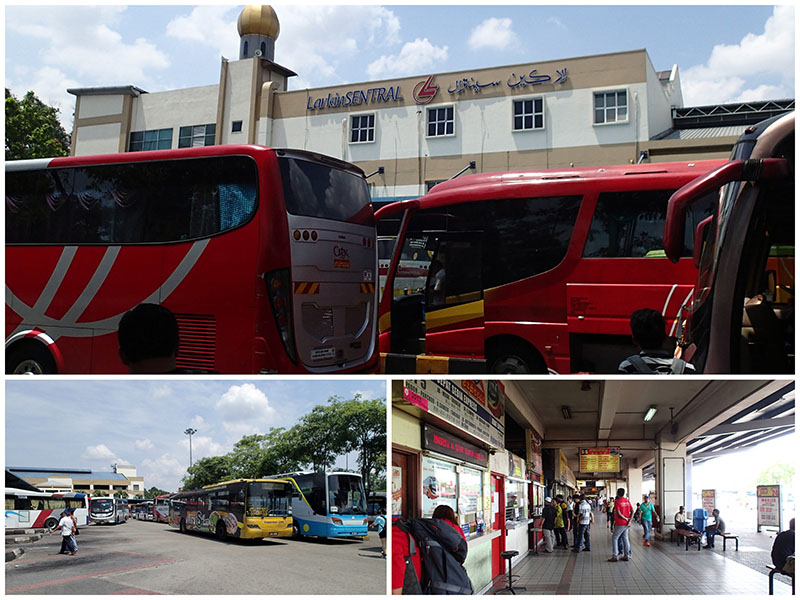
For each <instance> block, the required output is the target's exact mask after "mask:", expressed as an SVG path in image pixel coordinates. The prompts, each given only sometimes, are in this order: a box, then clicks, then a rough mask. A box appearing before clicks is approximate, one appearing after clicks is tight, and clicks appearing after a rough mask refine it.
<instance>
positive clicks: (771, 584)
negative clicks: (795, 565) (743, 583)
mask: <svg viewBox="0 0 800 600" xmlns="http://www.w3.org/2000/svg"><path fill="white" fill-rule="evenodd" d="M767 568H768V569H769V595H770V596H774V595H775V589H774V587H775V582H774V579H775V575H778V574H779V575H786V576H787V577H791V578H792V596H794V574H792V575H789V574H788V573H784V572H783V571H781V570H780V569H779V568H777V567H776V566H775V565H767Z"/></svg>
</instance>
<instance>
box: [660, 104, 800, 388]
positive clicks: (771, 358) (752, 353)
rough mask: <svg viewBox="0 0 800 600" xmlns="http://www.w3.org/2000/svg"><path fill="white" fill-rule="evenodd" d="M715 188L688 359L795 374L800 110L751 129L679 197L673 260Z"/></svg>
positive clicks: (669, 242) (686, 335)
mask: <svg viewBox="0 0 800 600" xmlns="http://www.w3.org/2000/svg"><path fill="white" fill-rule="evenodd" d="M709 193H711V194H716V195H717V197H718V202H717V204H716V206H715V207H714V213H713V217H712V218H711V219H709V220H707V221H705V222H703V223H702V224H701V226H700V227H698V228H697V232H696V238H697V239H698V240H704V242H705V243H704V244H703V245H702V248H701V245H700V244H699V243H698V244H697V245H696V246H695V256H696V258H695V260H696V262H697V264H698V266H699V269H700V271H699V274H698V277H697V280H696V286H695V293H694V300H693V302H692V304H691V306H690V307H689V311H688V315H687V319H686V327H685V328H684V329H683V331H682V332H681V335H680V338H679V345H680V347H681V348H682V349H683V355H684V358H686V359H687V360H689V361H691V362H692V363H693V364H694V365H695V367H696V368H697V369H698V370H699V371H700V372H705V373H794V369H795V367H794V351H795V349H794V342H795V340H794V332H795V328H794V253H795V231H794V227H795V202H796V198H795V146H794V112H792V113H789V114H786V115H783V116H778V117H773V118H772V119H768V120H766V121H764V122H762V123H759V124H758V125H754V126H752V127H750V128H748V129H747V130H746V131H745V133H744V134H743V135H742V136H741V138H740V139H739V141H738V142H737V143H736V144H735V146H734V148H733V151H732V153H731V157H730V161H729V162H728V163H727V164H725V165H724V166H721V167H719V168H718V169H716V170H714V171H713V172H711V173H709V174H707V175H706V176H704V177H702V178H699V179H698V180H696V181H693V182H692V183H690V184H688V185H686V186H685V187H683V188H681V189H680V190H678V191H677V192H676V193H675V194H674V195H673V196H672V198H671V199H670V202H669V212H668V216H667V222H666V227H665V232H664V243H665V248H666V252H667V256H668V257H669V258H670V260H672V261H673V262H674V261H676V260H679V258H678V257H679V255H680V249H679V246H680V236H681V232H682V231H683V230H684V228H685V226H686V222H687V219H686V214H687V213H689V212H690V211H692V210H693V209H694V207H695V206H696V205H697V203H698V202H699V199H700V198H704V197H706V196H707V195H708V194H709ZM701 250H702V251H701Z"/></svg>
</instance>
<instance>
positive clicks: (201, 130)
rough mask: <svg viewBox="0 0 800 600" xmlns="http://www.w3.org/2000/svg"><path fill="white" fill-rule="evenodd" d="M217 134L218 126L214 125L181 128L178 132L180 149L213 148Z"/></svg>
mask: <svg viewBox="0 0 800 600" xmlns="http://www.w3.org/2000/svg"><path fill="white" fill-rule="evenodd" d="M216 132H217V126H216V125H215V124H214V123H209V124H208V125H191V126H189V127H181V128H180V129H179V130H178V148H199V147H201V146H213V145H214V134H215V133H216Z"/></svg>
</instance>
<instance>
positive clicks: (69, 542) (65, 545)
mask: <svg viewBox="0 0 800 600" xmlns="http://www.w3.org/2000/svg"><path fill="white" fill-rule="evenodd" d="M59 529H61V542H62V546H61V547H62V550H61V551H60V552H59V554H61V553H62V552H64V551H65V550H66V551H68V552H69V553H70V554H71V555H73V556H74V555H75V554H77V552H78V544H77V542H76V541H75V536H74V531H75V523H74V521H73V520H72V517H70V516H69V514H67V511H66V510H64V511H63V512H62V513H61V520H60V521H59V522H58V525H56V526H55V527H54V528H53V529H51V530H50V533H55V532H56V531H58V530H59Z"/></svg>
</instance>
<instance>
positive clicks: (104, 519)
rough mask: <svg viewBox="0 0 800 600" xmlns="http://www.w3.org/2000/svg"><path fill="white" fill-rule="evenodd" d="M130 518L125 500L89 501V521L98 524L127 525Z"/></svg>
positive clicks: (102, 499)
mask: <svg viewBox="0 0 800 600" xmlns="http://www.w3.org/2000/svg"><path fill="white" fill-rule="evenodd" d="M130 516H131V512H130V509H129V508H128V501H127V500H126V499H125V498H92V499H91V500H90V501H89V520H90V521H91V522H92V523H98V524H102V523H105V524H114V525H118V524H120V523H127V522H128V519H129V518H130Z"/></svg>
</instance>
